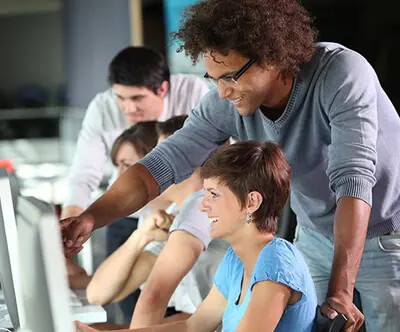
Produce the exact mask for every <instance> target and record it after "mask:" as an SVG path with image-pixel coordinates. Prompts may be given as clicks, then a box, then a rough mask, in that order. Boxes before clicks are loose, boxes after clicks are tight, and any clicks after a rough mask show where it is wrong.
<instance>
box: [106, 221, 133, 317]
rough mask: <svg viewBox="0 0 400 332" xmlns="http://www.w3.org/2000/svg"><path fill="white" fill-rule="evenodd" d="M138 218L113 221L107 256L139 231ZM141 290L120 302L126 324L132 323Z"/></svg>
mask: <svg viewBox="0 0 400 332" xmlns="http://www.w3.org/2000/svg"><path fill="white" fill-rule="evenodd" d="M137 224H138V219H137V218H129V217H127V218H122V219H119V220H116V221H113V222H112V223H111V224H110V225H109V226H108V227H107V232H106V256H107V257H108V256H110V255H111V254H112V253H113V252H114V251H115V250H117V249H118V248H119V247H120V246H121V245H122V244H123V243H124V242H125V241H126V240H127V239H128V237H129V236H130V235H131V234H132V233H133V232H134V231H135V230H136V229H137ZM139 295H140V290H139V289H138V290H136V291H135V292H133V293H132V294H130V295H129V296H127V297H126V298H125V299H123V300H121V301H119V302H118V305H119V307H120V308H121V310H122V312H123V314H124V323H130V321H131V318H132V314H133V310H134V309H135V306H136V302H137V300H138V299H139Z"/></svg>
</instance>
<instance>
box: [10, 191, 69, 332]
mask: <svg viewBox="0 0 400 332" xmlns="http://www.w3.org/2000/svg"><path fill="white" fill-rule="evenodd" d="M17 221H18V238H19V245H20V247H19V249H20V257H21V263H22V264H21V272H22V274H21V281H22V295H23V296H22V297H23V301H24V305H25V309H26V310H25V311H26V312H25V315H26V326H27V328H28V329H29V330H30V331H32V332H73V331H75V328H74V325H73V321H72V315H71V309H70V307H69V300H68V299H69V292H68V282H67V271H66V267H65V258H64V255H63V250H62V243H61V234H60V230H59V222H58V220H57V218H56V216H55V214H54V213H53V210H52V207H51V206H50V205H49V204H46V203H44V202H42V201H39V200H36V199H34V198H32V197H29V198H24V197H20V198H19V201H18V217H17Z"/></svg>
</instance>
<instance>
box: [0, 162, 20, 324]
mask: <svg viewBox="0 0 400 332" xmlns="http://www.w3.org/2000/svg"><path fill="white" fill-rule="evenodd" d="M0 206H1V208H0V283H1V286H2V290H3V293H4V298H5V302H6V305H7V309H8V314H9V315H10V319H11V323H12V325H13V327H14V328H15V329H17V328H19V327H23V326H24V323H23V316H24V314H23V312H24V310H23V302H22V290H21V282H20V265H19V248H18V236H17V226H16V223H15V214H14V207H13V201H12V197H11V189H10V182H9V178H8V174H7V171H6V169H4V168H0Z"/></svg>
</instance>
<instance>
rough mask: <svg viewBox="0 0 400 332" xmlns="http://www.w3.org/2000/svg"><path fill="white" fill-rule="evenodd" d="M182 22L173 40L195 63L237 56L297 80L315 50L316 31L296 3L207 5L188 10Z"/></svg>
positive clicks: (217, 0)
mask: <svg viewBox="0 0 400 332" xmlns="http://www.w3.org/2000/svg"><path fill="white" fill-rule="evenodd" d="M182 22H183V23H182V26H181V28H180V29H179V31H178V32H177V33H174V34H173V38H175V39H178V40H180V41H182V43H183V44H182V46H181V47H180V49H179V51H182V50H185V54H186V55H187V56H189V57H190V58H191V59H192V61H193V62H194V63H196V62H197V60H198V58H199V56H200V55H202V54H204V53H205V52H207V51H218V52H220V53H221V54H223V55H227V54H228V52H229V51H230V50H233V51H236V52H238V53H239V54H240V55H242V56H244V57H247V58H249V59H254V60H256V61H257V63H258V64H261V63H263V62H266V63H268V64H269V65H274V66H276V67H277V68H278V69H280V70H281V71H282V72H285V73H288V74H291V75H293V76H295V75H296V74H297V73H298V72H299V70H300V66H301V65H302V64H303V63H306V62H308V61H309V60H310V59H311V57H312V55H313V54H314V50H315V41H316V37H317V31H316V29H315V28H314V27H313V26H312V24H311V18H310V15H309V13H308V12H307V10H306V9H305V8H304V7H303V6H302V5H300V4H299V3H298V0H240V1H239V0H207V1H202V2H199V3H197V4H195V5H193V6H189V7H187V9H186V11H185V12H184V15H183V19H182Z"/></svg>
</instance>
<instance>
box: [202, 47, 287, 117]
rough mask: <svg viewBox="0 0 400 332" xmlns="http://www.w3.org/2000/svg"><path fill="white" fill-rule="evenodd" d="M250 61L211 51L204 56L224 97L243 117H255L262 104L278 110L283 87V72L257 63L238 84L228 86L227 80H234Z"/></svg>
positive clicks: (230, 53) (220, 94)
mask: <svg viewBox="0 0 400 332" xmlns="http://www.w3.org/2000/svg"><path fill="white" fill-rule="evenodd" d="M249 60H250V59H249V58H246V57H243V56H241V55H240V54H239V53H237V52H235V51H230V52H229V53H228V54H227V55H223V54H221V53H219V52H217V51H211V52H207V53H205V55H204V64H205V66H206V68H207V74H208V76H210V77H212V78H214V79H216V80H217V81H218V83H217V84H218V90H219V96H220V98H222V99H227V100H229V101H231V102H232V103H233V104H234V105H235V107H236V109H237V110H238V112H239V114H240V115H242V116H250V115H252V114H254V112H256V111H257V109H258V108H259V107H260V105H264V106H266V107H275V106H276V105H274V103H275V99H276V96H277V95H279V92H278V91H276V90H278V89H279V86H280V82H279V80H280V78H279V77H280V75H279V72H278V71H277V70H275V69H273V67H271V66H267V65H265V66H260V65H258V64H257V63H253V64H252V65H251V66H250V67H249V68H248V69H247V70H246V71H245V72H244V73H243V75H242V76H240V78H239V79H238V80H237V83H236V84H235V83H230V84H229V83H228V84H227V83H226V80H224V78H226V77H228V78H229V77H233V76H234V75H235V74H236V73H237V72H238V71H239V70H240V69H241V68H242V67H243V66H244V65H245V64H246V63H248V61H249ZM276 92H278V93H276Z"/></svg>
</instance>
